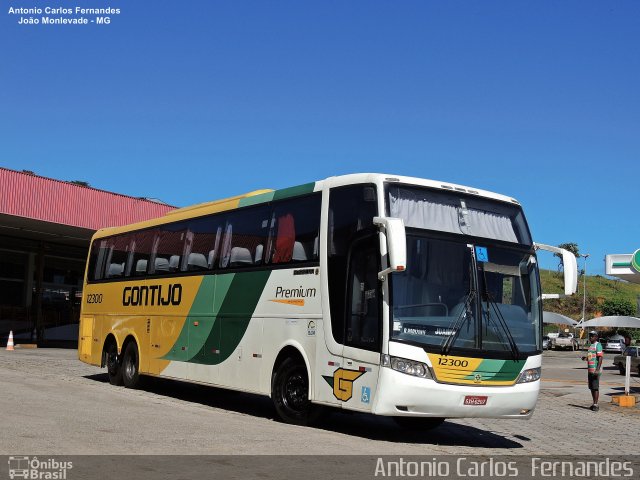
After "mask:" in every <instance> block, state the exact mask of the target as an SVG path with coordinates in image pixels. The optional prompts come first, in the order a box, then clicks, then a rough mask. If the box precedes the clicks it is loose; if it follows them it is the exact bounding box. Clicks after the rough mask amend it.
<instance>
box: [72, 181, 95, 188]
mask: <svg viewBox="0 0 640 480" xmlns="http://www.w3.org/2000/svg"><path fill="white" fill-rule="evenodd" d="M69 183H72V184H74V185H79V186H81V187H90V186H91V185H89V182H85V181H84V180H70V181H69Z"/></svg>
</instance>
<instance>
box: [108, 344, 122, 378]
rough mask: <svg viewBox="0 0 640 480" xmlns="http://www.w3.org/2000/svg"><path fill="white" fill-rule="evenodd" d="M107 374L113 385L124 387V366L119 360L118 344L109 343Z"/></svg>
mask: <svg viewBox="0 0 640 480" xmlns="http://www.w3.org/2000/svg"><path fill="white" fill-rule="evenodd" d="M105 363H106V365H107V373H108V374H109V383H110V384H111V385H115V386H120V385H122V365H121V362H120V359H119V358H118V345H116V342H109V344H108V345H107V348H106V361H105Z"/></svg>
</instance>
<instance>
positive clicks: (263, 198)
mask: <svg viewBox="0 0 640 480" xmlns="http://www.w3.org/2000/svg"><path fill="white" fill-rule="evenodd" d="M274 194H275V192H267V193H261V194H260V195H254V196H253V197H246V198H241V199H240V201H239V202H238V207H248V206H249V205H257V204H259V203H266V202H270V201H271V200H273V195H274Z"/></svg>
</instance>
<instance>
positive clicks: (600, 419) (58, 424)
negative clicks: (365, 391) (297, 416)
mask: <svg viewBox="0 0 640 480" xmlns="http://www.w3.org/2000/svg"><path fill="white" fill-rule="evenodd" d="M581 355H583V353H581V352H545V353H544V360H543V380H542V391H541V395H540V398H539V401H538V405H537V408H536V411H535V412H534V414H533V416H532V418H531V419H530V420H495V419H463V420H448V421H446V422H445V423H444V424H443V425H442V426H441V427H439V428H437V429H434V430H432V431H430V432H424V433H412V432H407V431H405V430H402V429H400V428H399V427H397V426H396V425H395V423H394V422H393V421H392V420H390V419H388V418H382V417H375V416H371V415H364V414H353V413H342V412H338V413H334V414H331V415H330V416H329V417H328V418H327V419H326V421H325V422H324V423H323V424H322V426H321V427H313V428H312V427H298V426H292V425H286V424H283V423H280V422H278V421H277V420H275V419H274V410H273V407H272V405H271V402H270V400H269V399H268V398H266V397H261V396H256V395H250V394H244V393H236V392H231V391H226V390H222V389H217V388H212V387H208V386H202V385H194V384H188V383H184V382H177V381H170V380H162V379H148V381H147V382H146V383H145V385H144V386H143V388H141V389H139V390H128V389H125V388H122V387H113V386H111V385H110V384H109V382H108V379H107V376H106V373H105V371H104V370H101V369H99V368H96V367H93V366H90V365H86V364H83V363H81V362H79V361H78V360H77V353H76V351H75V350H64V349H34V350H27V349H16V350H15V351H13V352H10V351H5V350H0V411H1V412H2V430H3V435H0V454H5V455H14V454H18V453H21V454H24V455H29V454H33V453H37V454H49V455H76V454H154V455H155V454H201V455H210V454H216V455H225V454H289V455H322V454H324V455H336V454H337V455H348V454H360V455H381V454H384V455H441V454H447V455H448V454H450V455H473V454H482V455H552V454H556V455H580V454H592V453H594V445H595V444H594V441H593V439H594V435H595V437H596V438H597V439H598V442H597V453H600V454H603V455H616V454H635V453H637V452H640V436H638V435H637V434H636V433H634V434H633V435H628V434H627V433H628V432H629V431H630V430H631V429H634V432H636V431H637V425H638V424H639V423H638V422H639V421H640V409H639V408H638V406H636V407H635V408H623V407H619V406H616V405H613V404H612V403H611V396H612V395H616V394H620V393H622V390H623V386H624V377H623V376H621V375H620V374H619V373H618V370H617V368H615V367H613V366H611V365H610V364H611V360H612V358H613V356H612V355H607V356H606V357H605V371H604V373H603V376H602V379H601V400H600V407H601V408H600V411H599V412H592V411H590V410H589V406H590V404H591V397H590V394H589V391H588V389H587V386H586V369H585V364H584V362H582V361H581V360H580V356H581ZM632 387H634V391H635V392H636V393H637V394H640V378H639V377H638V374H637V373H634V374H633V375H632ZM594 430H595V433H594Z"/></svg>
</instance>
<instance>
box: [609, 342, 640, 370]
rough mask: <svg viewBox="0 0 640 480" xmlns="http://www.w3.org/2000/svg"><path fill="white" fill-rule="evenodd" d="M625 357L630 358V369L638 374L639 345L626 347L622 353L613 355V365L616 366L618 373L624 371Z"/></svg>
mask: <svg viewBox="0 0 640 480" xmlns="http://www.w3.org/2000/svg"><path fill="white" fill-rule="evenodd" d="M627 359H631V371H632V372H633V371H636V372H638V375H640V347H627V348H626V349H625V351H624V353H623V354H622V355H616V356H615V357H613V365H614V366H616V367H618V370H620V375H624V374H625V373H626V371H625V369H626V365H627V363H626V362H627V361H628V360H627Z"/></svg>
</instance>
